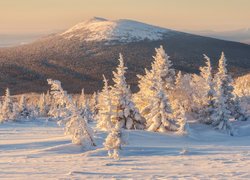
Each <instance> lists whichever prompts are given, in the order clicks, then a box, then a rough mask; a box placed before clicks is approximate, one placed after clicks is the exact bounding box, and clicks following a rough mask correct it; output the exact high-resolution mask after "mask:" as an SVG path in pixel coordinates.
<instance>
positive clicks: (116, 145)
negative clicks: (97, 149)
mask: <svg viewBox="0 0 250 180" xmlns="http://www.w3.org/2000/svg"><path fill="white" fill-rule="evenodd" d="M122 142H123V140H122V130H121V127H120V124H119V123H116V125H115V126H114V127H112V128H111V129H110V130H109V134H108V136H107V138H106V139H105V142H104V143H103V145H104V147H105V148H106V149H107V150H108V155H109V157H110V158H114V159H119V158H120V155H119V151H120V150H121V145H122Z"/></svg>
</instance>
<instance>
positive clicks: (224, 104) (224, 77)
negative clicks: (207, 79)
mask: <svg viewBox="0 0 250 180" xmlns="http://www.w3.org/2000/svg"><path fill="white" fill-rule="evenodd" d="M226 65H227V64H226V57H225V55H224V53H223V52H222V54H221V58H220V60H219V67H218V72H217V74H216V76H215V78H216V79H215V83H216V85H215V92H216V93H215V97H214V100H215V110H214V111H213V114H212V116H211V117H212V120H213V125H214V126H215V127H216V128H218V129H220V130H225V131H227V132H228V133H229V134H230V135H233V128H232V126H231V123H230V122H229V120H230V119H231V118H232V112H231V111H230V105H231V104H232V102H233V94H232V92H233V87H232V85H231V83H232V79H231V77H230V76H229V75H228V74H227V68H226Z"/></svg>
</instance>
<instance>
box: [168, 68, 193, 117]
mask: <svg viewBox="0 0 250 180" xmlns="http://www.w3.org/2000/svg"><path fill="white" fill-rule="evenodd" d="M193 94H194V88H193V87H192V76H191V75H190V74H182V72H181V71H179V72H178V73H177V75H176V79H175V86H174V88H173V90H171V91H169V92H168V97H169V100H170V102H171V104H173V103H175V101H176V100H178V101H179V103H180V104H181V105H182V106H183V108H184V110H185V111H187V112H188V111H192V109H193V108H194V107H195V103H194V101H193Z"/></svg>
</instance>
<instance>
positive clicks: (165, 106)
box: [145, 76, 177, 132]
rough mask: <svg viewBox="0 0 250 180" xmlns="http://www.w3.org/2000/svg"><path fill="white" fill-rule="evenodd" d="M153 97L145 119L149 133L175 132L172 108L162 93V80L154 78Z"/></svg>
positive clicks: (163, 92)
mask: <svg viewBox="0 0 250 180" xmlns="http://www.w3.org/2000/svg"><path fill="white" fill-rule="evenodd" d="M153 93H154V94H153V97H152V100H151V103H150V104H149V109H150V113H148V114H147V115H146V116H145V118H146V120H147V128H148V130H149V131H158V132H166V131H175V130H177V127H176V125H175V121H174V120H173V112H172V107H171V105H170V103H169V99H168V97H167V95H166V93H165V91H164V87H163V82H162V79H161V78H159V77H157V76H155V78H154V88H153Z"/></svg>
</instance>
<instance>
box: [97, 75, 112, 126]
mask: <svg viewBox="0 0 250 180" xmlns="http://www.w3.org/2000/svg"><path fill="white" fill-rule="evenodd" d="M103 82H104V86H103V89H102V91H101V93H100V94H99V101H98V104H97V108H98V115H97V128H98V129H100V130H103V131H109V130H110V129H111V128H112V127H113V123H112V116H114V115H115V113H114V111H113V109H115V108H113V106H112V102H111V94H110V87H109V85H108V81H107V79H106V78H105V76H103Z"/></svg>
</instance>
